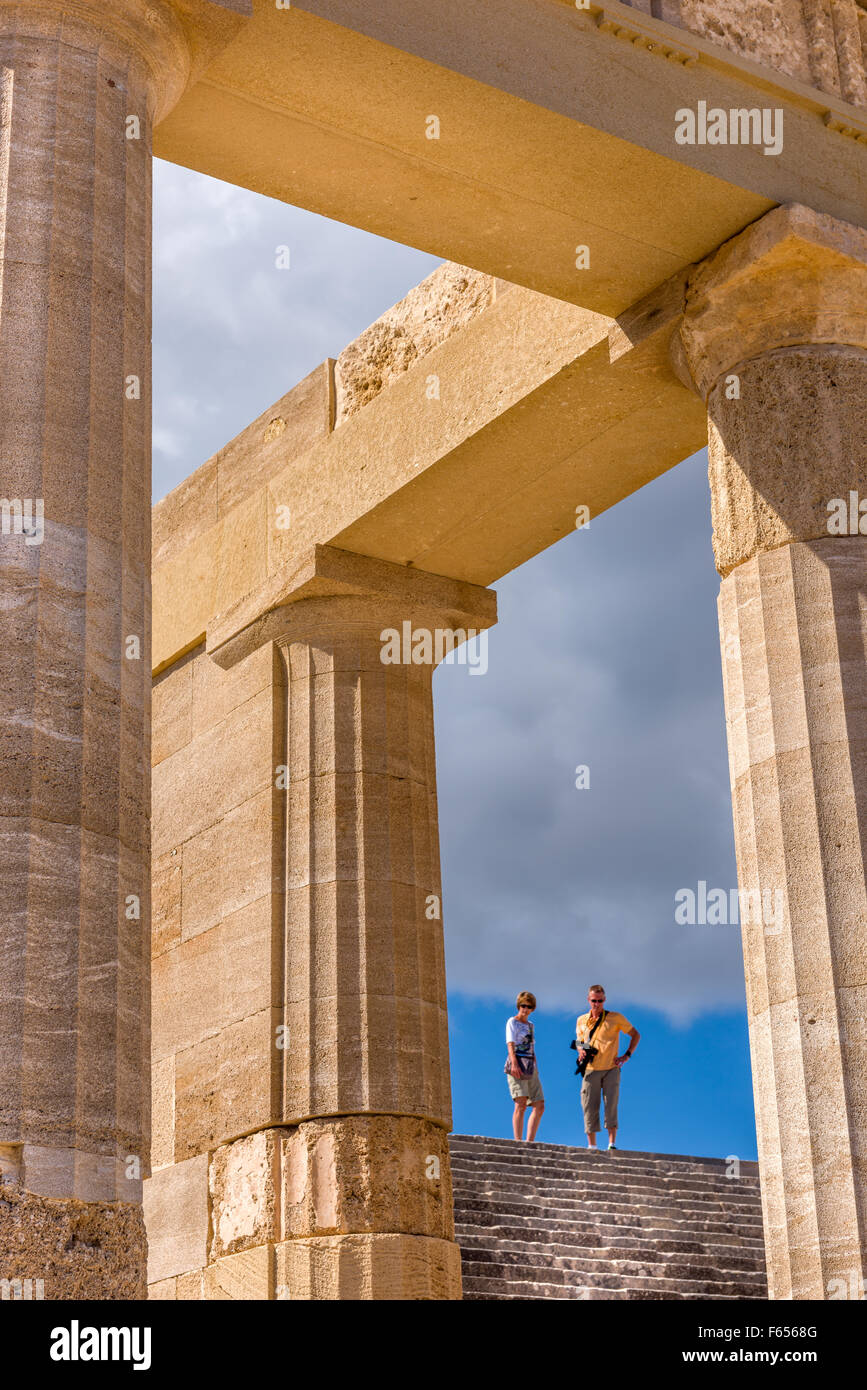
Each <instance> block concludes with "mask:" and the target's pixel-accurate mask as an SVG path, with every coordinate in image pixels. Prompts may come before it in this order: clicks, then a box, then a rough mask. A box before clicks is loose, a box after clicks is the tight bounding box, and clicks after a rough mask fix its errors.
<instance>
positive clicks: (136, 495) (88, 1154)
mask: <svg viewBox="0 0 867 1390" xmlns="http://www.w3.org/2000/svg"><path fill="white" fill-rule="evenodd" d="M210 10H211V6H210V5H208V4H206V3H203V0H179V3H177V4H175V3H174V2H172V3H169V0H112V3H111V4H104V3H98V0H24V2H23V3H10V2H9V0H0V256H2V259H0V379H2V398H0V495H2V498H3V499H5V501H4V504H3V531H2V534H0V585H2V604H3V634H2V640H0V752H2V770H0V849H2V854H0V875H2V907H0V912H2V919H0V1172H2V1175H3V1177H2V1181H3V1183H4V1201H3V1202H0V1277H13V1276H23V1277H39V1278H42V1279H43V1280H44V1289H45V1297H46V1298H68V1297H72V1296H79V1297H89V1298H133V1297H140V1296H141V1295H142V1292H143V1289H144V1230H143V1225H142V1220H141V1209H140V1205H139V1202H140V1190H141V1178H142V1176H143V1174H144V1172H145V1171H146V1167H147V1125H148V1107H149V1065H148V1063H149V1046H148V1042H149V1039H148V1009H147V988H146V974H145V967H146V962H147V961H148V957H149V951H148V944H149V942H148V937H149V915H148V904H149V853H148V818H149V790H148V770H149V710H150V632H149V626H150V596H149V571H150V416H151V399H150V279H151V269H150V240H151V130H152V126H153V123H154V120H155V119H156V118H157V117H158V116H159V115H160V114H162V113H164V112H166V111H167V110H168V109H169V108H170V106H171V105H172V104H173V103H174V101H175V100H176V99H177V98H178V97H179V96H180V94H181V92H182V91H183V89H184V85H185V83H186V82H187V80H188V76H189V72H190V53H189V39H190V36H191V34H192V31H193V29H194V27H195V26H196V25H197V24H198V23H199V21H200V20H201V19H202V16H204V15H205V14H206V12H210ZM214 15H215V17H216V18H215V21H214V22H215V23H216V25H217V28H218V29H219V30H220V32H222V31H223V30H225V26H226V25H227V24H231V22H232V21H231V20H230V18H229V17H228V16H227V15H226V13H225V10H224V9H222V8H221V9H220V10H219V11H217V10H215V11H214ZM204 37H205V36H204V31H202V32H200V34H199V38H200V39H202V40H203V41H204Z"/></svg>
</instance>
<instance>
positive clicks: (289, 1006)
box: [209, 547, 496, 1299]
mask: <svg viewBox="0 0 867 1390" xmlns="http://www.w3.org/2000/svg"><path fill="white" fill-rule="evenodd" d="M290 597H291V599H292V601H291V602H289V603H288V604H286V605H284V606H281V607H279V608H277V609H275V610H273V611H271V612H270V613H268V614H267V616H266V617H265V618H264V619H263V620H262V621H261V622H260V623H259V624H258V625H257V626H256V628H255V630H254V631H255V636H254V638H253V640H254V641H256V642H260V641H262V640H269V641H273V642H274V643H275V644H276V646H277V648H278V649H279V652H280V654H281V658H282V662H283V666H284V670H285V704H284V714H283V717H282V722H283V737H282V739H280V740H279V741H278V743H277V747H278V748H281V747H282V748H283V749H284V750H285V752H284V755H283V759H282V764H281V765H282V766H283V767H285V769H286V772H285V778H286V798H287V799H286V833H285V879H284V894H285V896H284V901H285V957H284V971H283V979H284V985H283V995H284V1012H283V1024H284V1026H285V1029H286V1032H285V1036H284V1039H283V1043H284V1047H283V1103H282V1124H283V1125H289V1126H293V1127H294V1128H293V1129H291V1130H290V1131H289V1132H288V1133H286V1132H284V1134H283V1156H282V1164H281V1166H282V1186H283V1192H282V1222H281V1227H280V1230H279V1232H278V1234H279V1236H280V1237H281V1239H279V1240H278V1243H277V1245H276V1275H275V1278H276V1289H277V1296H278V1297H283V1298H292V1299H295V1298H301V1299H319V1298H326V1299H327V1298H331V1299H334V1298H348V1299H354V1298H363V1299H408V1298H427V1299H432V1298H433V1299H436V1298H459V1297H460V1252H459V1250H458V1247H457V1246H456V1245H455V1244H454V1228H453V1222H452V1211H451V1183H450V1176H449V1157H448V1142H447V1135H448V1132H449V1130H450V1128H451V1102H450V1086H449V1062H448V1028H447V1018H446V981H445V961H444V954H443V936H442V899H441V893H442V890H441V885H440V865H439V841H438V828H437V804H436V768H435V754H434V734H433V705H432V692H431V677H432V672H433V668H434V666H435V664H436V663H437V662H438V661H440V660H442V659H443V655H444V654H445V653H447V652H448V651H449V650H450V648H451V646H452V644H453V643H455V642H460V641H461V639H462V633H461V632H460V631H458V630H459V629H462V630H464V631H466V630H467V629H469V628H474V629H476V630H477V631H479V632H480V631H481V630H482V629H484V628H487V627H488V626H490V624H491V623H492V622H494V621H495V616H496V596H495V595H494V594H493V593H492V592H491V591H490V590H485V589H480V588H477V587H476V586H475V585H471V584H464V583H459V582H455V581H452V580H448V579H443V578H440V577H439V576H436V575H428V574H424V573H422V572H419V571H416V570H413V569H411V568H409V567H407V568H404V567H401V566H398V565H392V564H385V563H383V562H380V561H376V560H370V559H366V558H364V557H362V556H356V555H350V554H348V553H346V552H341V551H336V550H333V549H331V548H329V547H317V551H316V557H315V560H314V561H313V563H312V565H311V566H310V567H309V568H308V569H307V570H305V572H304V574H303V575H302V576H301V578H300V580H299V582H298V584H297V585H293V588H292V590H290ZM481 640H483V641H484V640H486V639H481ZM209 646H210V640H209ZM245 650H246V648H245V646H244V637H243V634H242V636H241V639H240V641H239V643H238V644H233V643H232V642H229V643H228V645H227V646H223V647H222V650H219V649H218V650H217V652H216V656H217V659H218V661H221V662H226V661H234V660H235V659H236V658H237V657H238V655H239V654H240V653H241V652H243V651H245ZM470 650H471V651H472V650H473V649H472V648H471V649H470ZM466 655H467V649H466V648H464V651H463V657H466ZM467 678H469V679H471V678H472V677H470V675H469V672H467ZM219 1205H220V1203H219V1195H218V1196H217V1201H216V1207H215V1209H216V1210H217V1216H216V1217H215V1222H217V1221H218V1220H219Z"/></svg>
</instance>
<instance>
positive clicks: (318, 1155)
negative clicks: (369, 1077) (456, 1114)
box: [282, 1115, 454, 1240]
mask: <svg viewBox="0 0 867 1390" xmlns="http://www.w3.org/2000/svg"><path fill="white" fill-rule="evenodd" d="M282 1151H283V1158H282V1174H283V1193H282V1200H283V1235H284V1236H308V1235H309V1236H313V1235H332V1234H334V1235H339V1234H348V1233H353V1234H359V1233H363V1232H393V1233H394V1232H396V1233H403V1234H407V1235H426V1236H438V1237H440V1238H441V1239H443V1240H451V1239H452V1237H453V1230H454V1228H453V1223H452V1196H451V1178H450V1175H449V1153H448V1140H447V1136H446V1132H445V1130H444V1129H442V1128H441V1127H440V1126H438V1125H432V1124H430V1123H428V1122H427V1121H425V1120H418V1119H415V1118H414V1117H410V1116H397V1115H353V1116H347V1117H346V1118H344V1119H335V1120H327V1121H312V1122H310V1123H307V1124H302V1125H299V1126H298V1127H297V1129H292V1130H289V1131H288V1132H285V1133H284V1134H283V1137H282Z"/></svg>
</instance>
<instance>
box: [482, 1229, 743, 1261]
mask: <svg viewBox="0 0 867 1390" xmlns="http://www.w3.org/2000/svg"><path fill="white" fill-rule="evenodd" d="M455 1233H456V1239H457V1240H458V1241H459V1243H460V1245H461V1246H462V1247H463V1246H464V1245H469V1244H470V1243H476V1244H481V1245H485V1246H491V1245H492V1244H494V1243H496V1244H499V1243H500V1242H503V1243H505V1244H511V1243H520V1244H521V1245H527V1246H533V1247H539V1248H540V1249H547V1248H548V1247H550V1246H551V1245H552V1244H555V1245H557V1246H558V1247H564V1248H566V1247H568V1248H570V1249H571V1250H573V1252H576V1253H577V1252H578V1251H579V1250H586V1251H587V1252H588V1253H592V1254H594V1256H595V1255H596V1253H597V1252H598V1251H599V1250H606V1251H610V1252H615V1251H627V1250H628V1251H642V1252H650V1251H653V1250H659V1251H664V1252H665V1253H666V1255H702V1256H709V1255H712V1256H713V1257H714V1259H715V1260H717V1261H723V1260H726V1259H730V1260H733V1261H734V1260H742V1261H745V1262H746V1263H747V1264H751V1265H753V1266H755V1267H756V1268H761V1269H764V1266H765V1249H764V1245H763V1243H762V1242H761V1241H752V1242H750V1243H749V1244H746V1245H745V1244H744V1243H743V1242H742V1241H740V1240H738V1238H737V1237H736V1236H732V1237H729V1239H728V1241H726V1240H721V1239H719V1237H717V1236H713V1235H712V1236H710V1237H709V1238H708V1239H707V1240H704V1241H702V1240H698V1239H696V1238H694V1237H693V1238H692V1239H683V1238H681V1237H680V1236H679V1235H677V1234H671V1233H670V1232H666V1231H657V1230H653V1229H651V1230H627V1231H626V1232H625V1233H624V1232H623V1231H622V1230H617V1229H615V1231H614V1232H613V1233H612V1232H611V1231H610V1230H607V1231H604V1232H603V1231H600V1230H598V1229H595V1228H593V1227H589V1228H586V1229H585V1230H580V1231H575V1230H572V1229H570V1228H569V1227H566V1226H559V1227H558V1226H557V1225H556V1224H555V1223H554V1222H551V1223H550V1225H549V1226H548V1227H547V1228H544V1229H538V1228H537V1229H535V1230H534V1229H533V1227H532V1226H531V1225H529V1224H528V1225H527V1226H526V1227H523V1228H522V1227H516V1226H514V1225H511V1224H509V1225H499V1226H475V1225H472V1224H471V1223H469V1222H464V1221H461V1222H455Z"/></svg>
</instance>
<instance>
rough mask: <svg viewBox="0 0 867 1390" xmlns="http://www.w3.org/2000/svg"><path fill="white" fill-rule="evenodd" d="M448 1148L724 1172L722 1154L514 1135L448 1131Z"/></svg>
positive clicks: (750, 1168)
mask: <svg viewBox="0 0 867 1390" xmlns="http://www.w3.org/2000/svg"><path fill="white" fill-rule="evenodd" d="M449 1149H450V1151H451V1153H453V1154H462V1155H466V1156H469V1157H471V1158H478V1157H480V1156H483V1155H485V1154H490V1153H492V1152H495V1153H498V1154H503V1155H506V1156H507V1157H509V1158H515V1159H518V1160H520V1158H521V1157H522V1156H523V1155H527V1156H528V1159H529V1157H530V1156H531V1155H532V1156H533V1161H537V1160H538V1161H541V1162H548V1161H563V1160H567V1161H570V1162H577V1163H581V1162H587V1163H598V1162H599V1160H600V1159H603V1158H604V1159H605V1160H606V1161H607V1162H609V1163H632V1164H640V1165H641V1167H642V1168H644V1169H645V1170H649V1169H651V1168H664V1169H667V1170H671V1171H673V1172H681V1171H684V1172H685V1171H689V1172H697V1173H707V1172H712V1171H714V1170H718V1171H719V1172H720V1173H724V1172H725V1169H726V1166H727V1164H726V1160H725V1159H724V1158H703V1157H697V1158H693V1157H691V1156H689V1155H685V1154H658V1153H651V1152H648V1151H646V1150H642V1149H618V1150H617V1151H616V1152H615V1153H613V1154H609V1153H608V1152H607V1150H605V1149H603V1150H600V1152H599V1153H598V1154H592V1153H590V1151H589V1150H588V1149H586V1148H584V1147H581V1148H577V1147H574V1146H572V1145H568V1144H526V1143H523V1142H516V1141H515V1140H514V1139H494V1138H489V1137H488V1136H485V1135H463V1134H452V1135H450V1136H449ZM740 1172H741V1175H742V1176H743V1177H755V1178H758V1172H759V1165H758V1164H757V1163H755V1162H753V1161H751V1160H749V1159H742V1160H741V1164H740Z"/></svg>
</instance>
